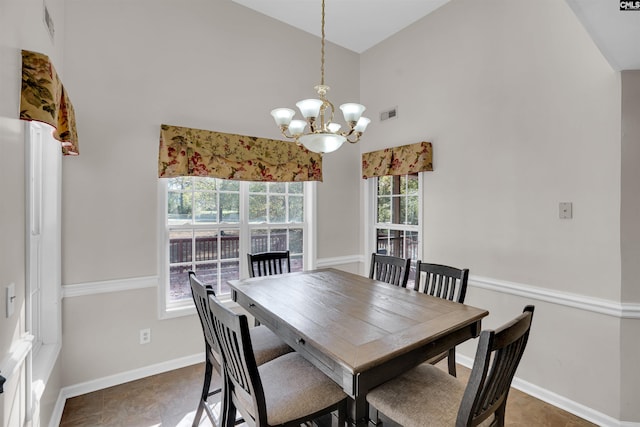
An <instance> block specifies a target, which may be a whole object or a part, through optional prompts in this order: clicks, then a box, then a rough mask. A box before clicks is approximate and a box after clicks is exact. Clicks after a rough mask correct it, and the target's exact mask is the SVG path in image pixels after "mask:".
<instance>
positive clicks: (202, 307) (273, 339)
mask: <svg viewBox="0 0 640 427" xmlns="http://www.w3.org/2000/svg"><path fill="white" fill-rule="evenodd" d="M189 283H190V285H191V295H192V296H193V302H194V303H195V306H196V311H197V312H198V318H199V319H200V326H202V333H203V335H204V347H205V373H204V382H203V384H202V393H201V394H200V402H199V403H198V409H197V410H196V415H195V417H194V419H193V426H194V427H195V426H197V425H199V423H200V418H201V417H202V412H203V411H205V412H206V413H207V416H208V417H209V419H210V420H211V422H212V423H213V425H214V426H215V425H216V423H215V420H214V414H213V411H212V410H211V407H210V406H209V404H208V403H207V400H208V399H209V397H211V396H214V395H216V394H219V393H220V392H221V389H220V388H215V389H213V390H211V377H212V375H213V370H214V369H215V370H216V372H217V373H218V374H219V375H222V372H221V360H222V359H221V357H220V353H219V350H218V347H217V344H216V340H215V337H214V335H213V333H212V332H211V330H212V329H211V320H210V318H209V317H208V313H209V307H208V304H209V299H208V297H209V296H212V297H214V298H215V292H214V290H213V288H211V286H209V285H205V284H204V283H202V281H200V279H198V278H197V277H196V273H195V272H193V271H189ZM250 334H251V340H252V343H253V351H254V352H255V359H256V363H257V364H259V365H260V364H263V363H265V362H268V361H269V360H272V359H275V358H276V357H278V356H281V355H283V354H286V353H288V352H290V351H293V349H292V348H291V347H289V346H288V345H287V344H286V343H285V342H284V341H282V340H281V339H280V338H279V337H278V336H277V335H276V334H274V333H273V332H271V330H270V329H268V328H267V327H266V326H258V327H255V328H251V330H250Z"/></svg>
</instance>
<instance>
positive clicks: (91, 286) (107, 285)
mask: <svg viewBox="0 0 640 427" xmlns="http://www.w3.org/2000/svg"><path fill="white" fill-rule="evenodd" d="M365 258H366V257H364V256H363V255H347V256H341V257H331V258H320V259H317V260H316V263H315V268H327V267H333V266H338V265H344V264H355V263H365V262H366V259H365ZM157 286H158V277H157V276H146V277H134V278H130V279H118V280H106V281H101V282H88V283H80V284H73V285H65V286H63V287H62V288H63V294H64V297H65V298H70V297H77V296H85V295H95V294H102V293H107V292H121V291H129V290H135V289H144V288H153V287H157ZM469 286H470V287H474V288H478V289H484V290H489V291H493V292H500V293H503V294H507V295H515V296H519V297H523V298H528V299H534V300H538V301H545V302H549V303H552V304H558V305H562V306H566V307H572V308H577V309H580V310H585V311H591V312H594V313H598V314H605V315H608V316H613V317H618V318H622V319H640V303H619V302H616V301H611V300H606V299H600V298H594V297H589V296H586V295H579V294H572V293H568V292H560V291H557V290H553V289H545V288H538V287H535V286H530V285H524V284H522V283H514V282H507V281H503V280H497V279H492V278H488V277H480V276H470V277H469Z"/></svg>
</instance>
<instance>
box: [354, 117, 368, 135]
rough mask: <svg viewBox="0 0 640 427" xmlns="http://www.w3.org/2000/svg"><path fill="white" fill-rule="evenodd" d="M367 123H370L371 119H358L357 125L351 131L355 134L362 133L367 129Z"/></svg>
mask: <svg viewBox="0 0 640 427" xmlns="http://www.w3.org/2000/svg"><path fill="white" fill-rule="evenodd" d="M369 123H371V119H368V118H366V117H360V118H359V119H358V123H356V126H355V127H354V128H353V130H354V131H356V132H360V133H362V132H364V130H365V129H366V128H367V125H368V124H369Z"/></svg>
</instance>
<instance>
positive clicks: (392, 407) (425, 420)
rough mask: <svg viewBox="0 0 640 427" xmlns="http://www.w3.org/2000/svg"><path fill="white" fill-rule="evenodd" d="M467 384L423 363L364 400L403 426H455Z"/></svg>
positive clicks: (385, 384) (381, 386) (379, 387)
mask: <svg viewBox="0 0 640 427" xmlns="http://www.w3.org/2000/svg"><path fill="white" fill-rule="evenodd" d="M465 386H466V384H464V383H462V382H460V381H459V380H458V379H456V378H455V377H453V376H451V375H449V374H448V373H446V372H444V371H442V370H440V369H439V368H436V367H435V366H432V365H428V364H422V365H419V366H417V367H415V368H413V369H412V370H410V371H408V372H406V373H404V374H403V375H401V376H399V377H397V378H394V379H393V380H390V381H387V382H386V383H384V384H381V385H380V386H378V387H376V388H374V389H373V390H371V391H370V392H369V393H368V394H367V401H368V402H369V403H370V404H371V405H373V406H374V407H375V408H376V409H378V410H379V411H380V412H382V413H383V414H385V415H386V416H387V417H389V418H391V419H392V420H394V421H395V422H397V423H399V424H401V425H403V426H404V427H425V426H447V427H449V426H454V425H455V424H456V418H457V416H458V408H459V407H460V402H461V401H462V396H463V395H464V389H465Z"/></svg>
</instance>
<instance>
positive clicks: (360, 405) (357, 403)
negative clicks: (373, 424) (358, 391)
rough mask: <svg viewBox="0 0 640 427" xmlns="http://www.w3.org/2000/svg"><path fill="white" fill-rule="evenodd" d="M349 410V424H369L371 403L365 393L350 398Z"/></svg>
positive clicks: (360, 426)
mask: <svg viewBox="0 0 640 427" xmlns="http://www.w3.org/2000/svg"><path fill="white" fill-rule="evenodd" d="M347 412H348V413H349V425H351V426H354V427H368V426H369V404H368V403H367V399H366V398H365V395H362V396H357V397H356V398H355V399H349V404H348V408H347Z"/></svg>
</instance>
